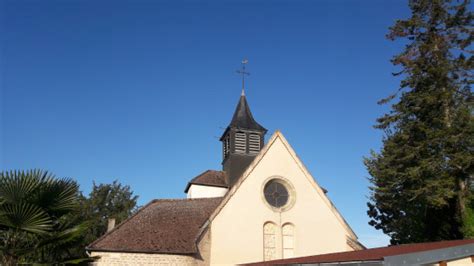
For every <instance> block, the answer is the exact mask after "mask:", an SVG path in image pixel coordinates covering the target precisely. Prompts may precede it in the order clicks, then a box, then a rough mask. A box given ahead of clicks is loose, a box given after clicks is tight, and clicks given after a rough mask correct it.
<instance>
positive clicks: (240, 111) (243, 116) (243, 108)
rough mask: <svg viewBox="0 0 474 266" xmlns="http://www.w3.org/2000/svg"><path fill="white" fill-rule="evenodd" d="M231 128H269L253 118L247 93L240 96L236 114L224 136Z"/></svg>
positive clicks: (263, 129)
mask: <svg viewBox="0 0 474 266" xmlns="http://www.w3.org/2000/svg"><path fill="white" fill-rule="evenodd" d="M229 128H242V129H249V130H258V131H263V132H267V129H266V128H264V127H263V126H261V125H260V124H259V123H257V121H255V119H254V118H253V115H252V112H250V107H249V104H248V103H247V98H246V97H245V94H242V95H241V96H240V99H239V102H238V103H237V107H236V108H235V112H234V115H233V116H232V120H231V121H230V124H229V126H228V127H227V129H226V130H225V131H224V134H223V135H222V137H223V136H224V135H225V133H226V132H227V130H228V129H229ZM222 137H221V140H222Z"/></svg>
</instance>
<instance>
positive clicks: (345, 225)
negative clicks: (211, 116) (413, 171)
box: [206, 130, 357, 240]
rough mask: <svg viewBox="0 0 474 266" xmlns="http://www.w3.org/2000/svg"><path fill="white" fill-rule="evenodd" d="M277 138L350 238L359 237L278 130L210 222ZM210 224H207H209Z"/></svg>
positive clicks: (228, 194)
mask: <svg viewBox="0 0 474 266" xmlns="http://www.w3.org/2000/svg"><path fill="white" fill-rule="evenodd" d="M277 139H280V140H281V141H282V143H283V145H284V146H285V148H286V150H287V151H288V152H289V153H290V155H291V157H292V158H293V160H294V161H295V162H296V164H297V165H298V167H299V168H300V169H301V171H302V172H303V173H304V176H305V177H306V178H307V180H308V181H309V183H310V184H311V185H312V186H313V188H314V189H315V190H316V192H317V193H318V194H319V196H320V197H321V198H322V200H323V201H324V202H325V204H327V206H328V207H329V209H330V210H331V211H332V212H333V214H334V215H335V216H336V218H337V220H338V221H339V222H340V223H341V225H342V227H343V228H345V229H346V232H347V234H349V236H350V238H352V239H353V240H356V239H357V235H356V234H355V233H354V231H353V230H352V228H351V227H350V226H349V224H348V223H347V222H346V220H345V219H344V218H343V217H342V215H341V214H340V213H339V211H338V210H337V209H336V207H335V206H334V204H333V203H332V202H331V200H330V199H329V198H328V197H327V196H326V194H325V193H324V191H323V189H322V188H321V187H320V186H319V185H318V184H317V182H316V181H315V180H314V178H313V176H312V175H311V174H310V173H309V171H308V169H307V168H306V167H305V166H304V164H303V162H302V161H301V160H300V158H299V157H298V155H297V154H296V153H295V151H294V150H293V148H292V147H291V145H290V144H289V143H288V141H287V140H286V139H285V137H284V136H283V134H282V133H281V132H280V131H279V130H277V131H276V132H275V133H274V134H273V135H272V137H271V138H270V140H269V141H268V143H267V144H266V145H265V146H264V147H263V149H262V150H261V151H260V153H259V154H258V155H257V157H255V159H254V160H253V162H252V163H251V164H250V165H249V167H248V168H247V169H246V170H245V172H244V173H243V174H242V176H241V177H240V178H239V179H238V180H237V182H236V183H235V184H234V186H233V187H232V188H231V189H230V190H229V192H227V194H226V196H225V197H224V199H223V200H222V202H221V203H220V204H219V206H218V207H217V208H216V209H215V211H214V212H213V213H212V214H211V216H210V218H209V224H210V223H211V222H212V221H213V220H214V218H215V217H216V216H217V215H219V213H220V211H221V210H222V209H223V208H225V206H226V204H227V202H228V201H229V200H230V198H231V197H232V196H233V195H234V194H235V192H236V191H237V190H238V189H239V187H240V186H241V184H242V183H243V182H245V180H246V179H247V177H248V176H249V175H250V173H252V172H253V170H254V169H255V168H256V166H257V165H258V164H259V163H260V161H261V160H262V159H263V158H264V157H265V155H266V153H267V152H268V151H269V150H270V148H271V147H272V145H273V144H274V143H275V141H276V140H277ZM207 225H208V224H206V226H207Z"/></svg>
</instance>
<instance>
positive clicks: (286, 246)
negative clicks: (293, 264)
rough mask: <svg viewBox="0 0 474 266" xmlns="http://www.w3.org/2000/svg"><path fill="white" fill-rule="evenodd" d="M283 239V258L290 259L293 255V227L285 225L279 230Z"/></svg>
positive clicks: (288, 224)
mask: <svg viewBox="0 0 474 266" xmlns="http://www.w3.org/2000/svg"><path fill="white" fill-rule="evenodd" d="M281 234H282V237H283V258H284V259H286V258H292V257H293V256H294V255H295V226H294V225H292V224H290V223H286V224H284V225H283V226H282V228H281Z"/></svg>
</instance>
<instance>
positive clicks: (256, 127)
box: [220, 60, 267, 186]
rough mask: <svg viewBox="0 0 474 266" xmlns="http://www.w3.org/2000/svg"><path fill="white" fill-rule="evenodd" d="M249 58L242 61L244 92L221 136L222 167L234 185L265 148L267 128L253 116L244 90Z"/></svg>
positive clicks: (230, 183)
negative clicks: (246, 66)
mask: <svg viewBox="0 0 474 266" xmlns="http://www.w3.org/2000/svg"><path fill="white" fill-rule="evenodd" d="M246 63H247V60H244V61H242V70H240V71H238V73H240V74H242V94H241V95H240V99H239V102H238V103H237V107H236V108H235V112H234V116H233V117H232V120H231V122H230V124H229V126H227V128H226V130H225V131H224V134H222V137H221V138H220V141H221V142H222V154H223V160H222V167H223V170H224V172H225V173H226V175H227V178H228V181H229V185H230V186H232V185H234V183H235V182H236V181H237V179H238V178H239V177H240V176H241V175H242V174H243V172H244V171H245V169H247V167H248V166H249V165H250V163H252V161H253V159H254V158H255V157H256V156H257V155H258V153H259V152H260V150H261V149H262V148H263V145H264V140H265V133H267V130H266V129H265V128H264V127H263V126H261V125H260V124H259V123H257V121H255V119H254V118H253V116H252V113H251V112H250V107H249V105H248V103H247V99H246V97H245V90H244V85H245V83H244V77H245V75H248V73H247V72H245V64H246Z"/></svg>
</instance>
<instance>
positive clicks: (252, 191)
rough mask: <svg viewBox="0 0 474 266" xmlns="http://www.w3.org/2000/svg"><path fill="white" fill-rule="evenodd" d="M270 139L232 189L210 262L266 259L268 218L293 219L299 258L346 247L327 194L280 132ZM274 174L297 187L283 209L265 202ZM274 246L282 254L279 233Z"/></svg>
mask: <svg viewBox="0 0 474 266" xmlns="http://www.w3.org/2000/svg"><path fill="white" fill-rule="evenodd" d="M272 140H274V141H273V142H272V143H269V144H268V145H269V147H268V149H267V150H264V151H266V153H264V155H263V157H262V159H261V160H260V161H259V162H254V164H255V165H256V166H255V168H254V169H253V171H252V172H251V173H250V174H249V175H248V176H247V178H246V179H245V180H244V181H243V182H242V183H241V184H240V187H238V188H237V189H236V187H234V188H233V190H232V191H230V194H232V193H233V192H235V193H234V194H233V195H232V196H231V197H230V198H229V200H228V202H227V203H226V205H225V206H224V207H223V208H222V209H221V210H220V212H219V213H218V215H217V216H215V218H214V219H213V221H212V224H211V230H212V235H211V239H212V250H211V261H210V262H211V264H214V265H216V264H219V265H222V264H236V263H246V262H255V261H262V260H263V259H264V257H263V253H264V252H263V225H264V223H265V222H273V223H275V224H277V226H279V227H280V228H281V226H282V225H283V224H285V223H292V224H294V226H295V243H294V247H295V250H294V256H296V257H300V256H308V255H316V254H322V253H329V252H339V251H347V250H348V245H347V236H348V235H349V231H348V230H347V228H346V227H345V226H344V225H343V222H342V221H341V220H340V219H338V218H337V216H336V215H335V210H334V209H333V208H332V207H331V206H330V203H329V201H327V200H325V199H324V197H325V196H324V193H323V192H322V191H321V190H320V189H317V188H315V186H314V183H312V182H311V181H309V180H308V177H307V176H306V175H305V170H304V167H303V166H302V165H299V164H298V163H297V160H295V156H296V155H295V154H292V150H291V148H289V147H288V146H285V144H284V142H285V141H284V140H283V139H282V138H281V137H279V136H278V133H277V136H276V137H275V136H274V137H272ZM272 140H271V141H272ZM288 148H289V149H288ZM251 167H252V166H251ZM272 176H281V177H283V178H285V179H286V180H287V181H288V182H290V183H291V184H292V186H293V187H294V191H295V197H296V200H295V203H294V205H293V207H292V208H291V209H289V210H287V211H285V212H281V213H280V212H276V211H273V210H272V209H270V208H269V207H268V206H267V204H266V203H265V202H264V198H263V195H262V190H263V185H264V183H265V181H266V180H268V179H269V178H270V177H272ZM276 251H277V258H282V239H281V234H279V235H277V248H276Z"/></svg>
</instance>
